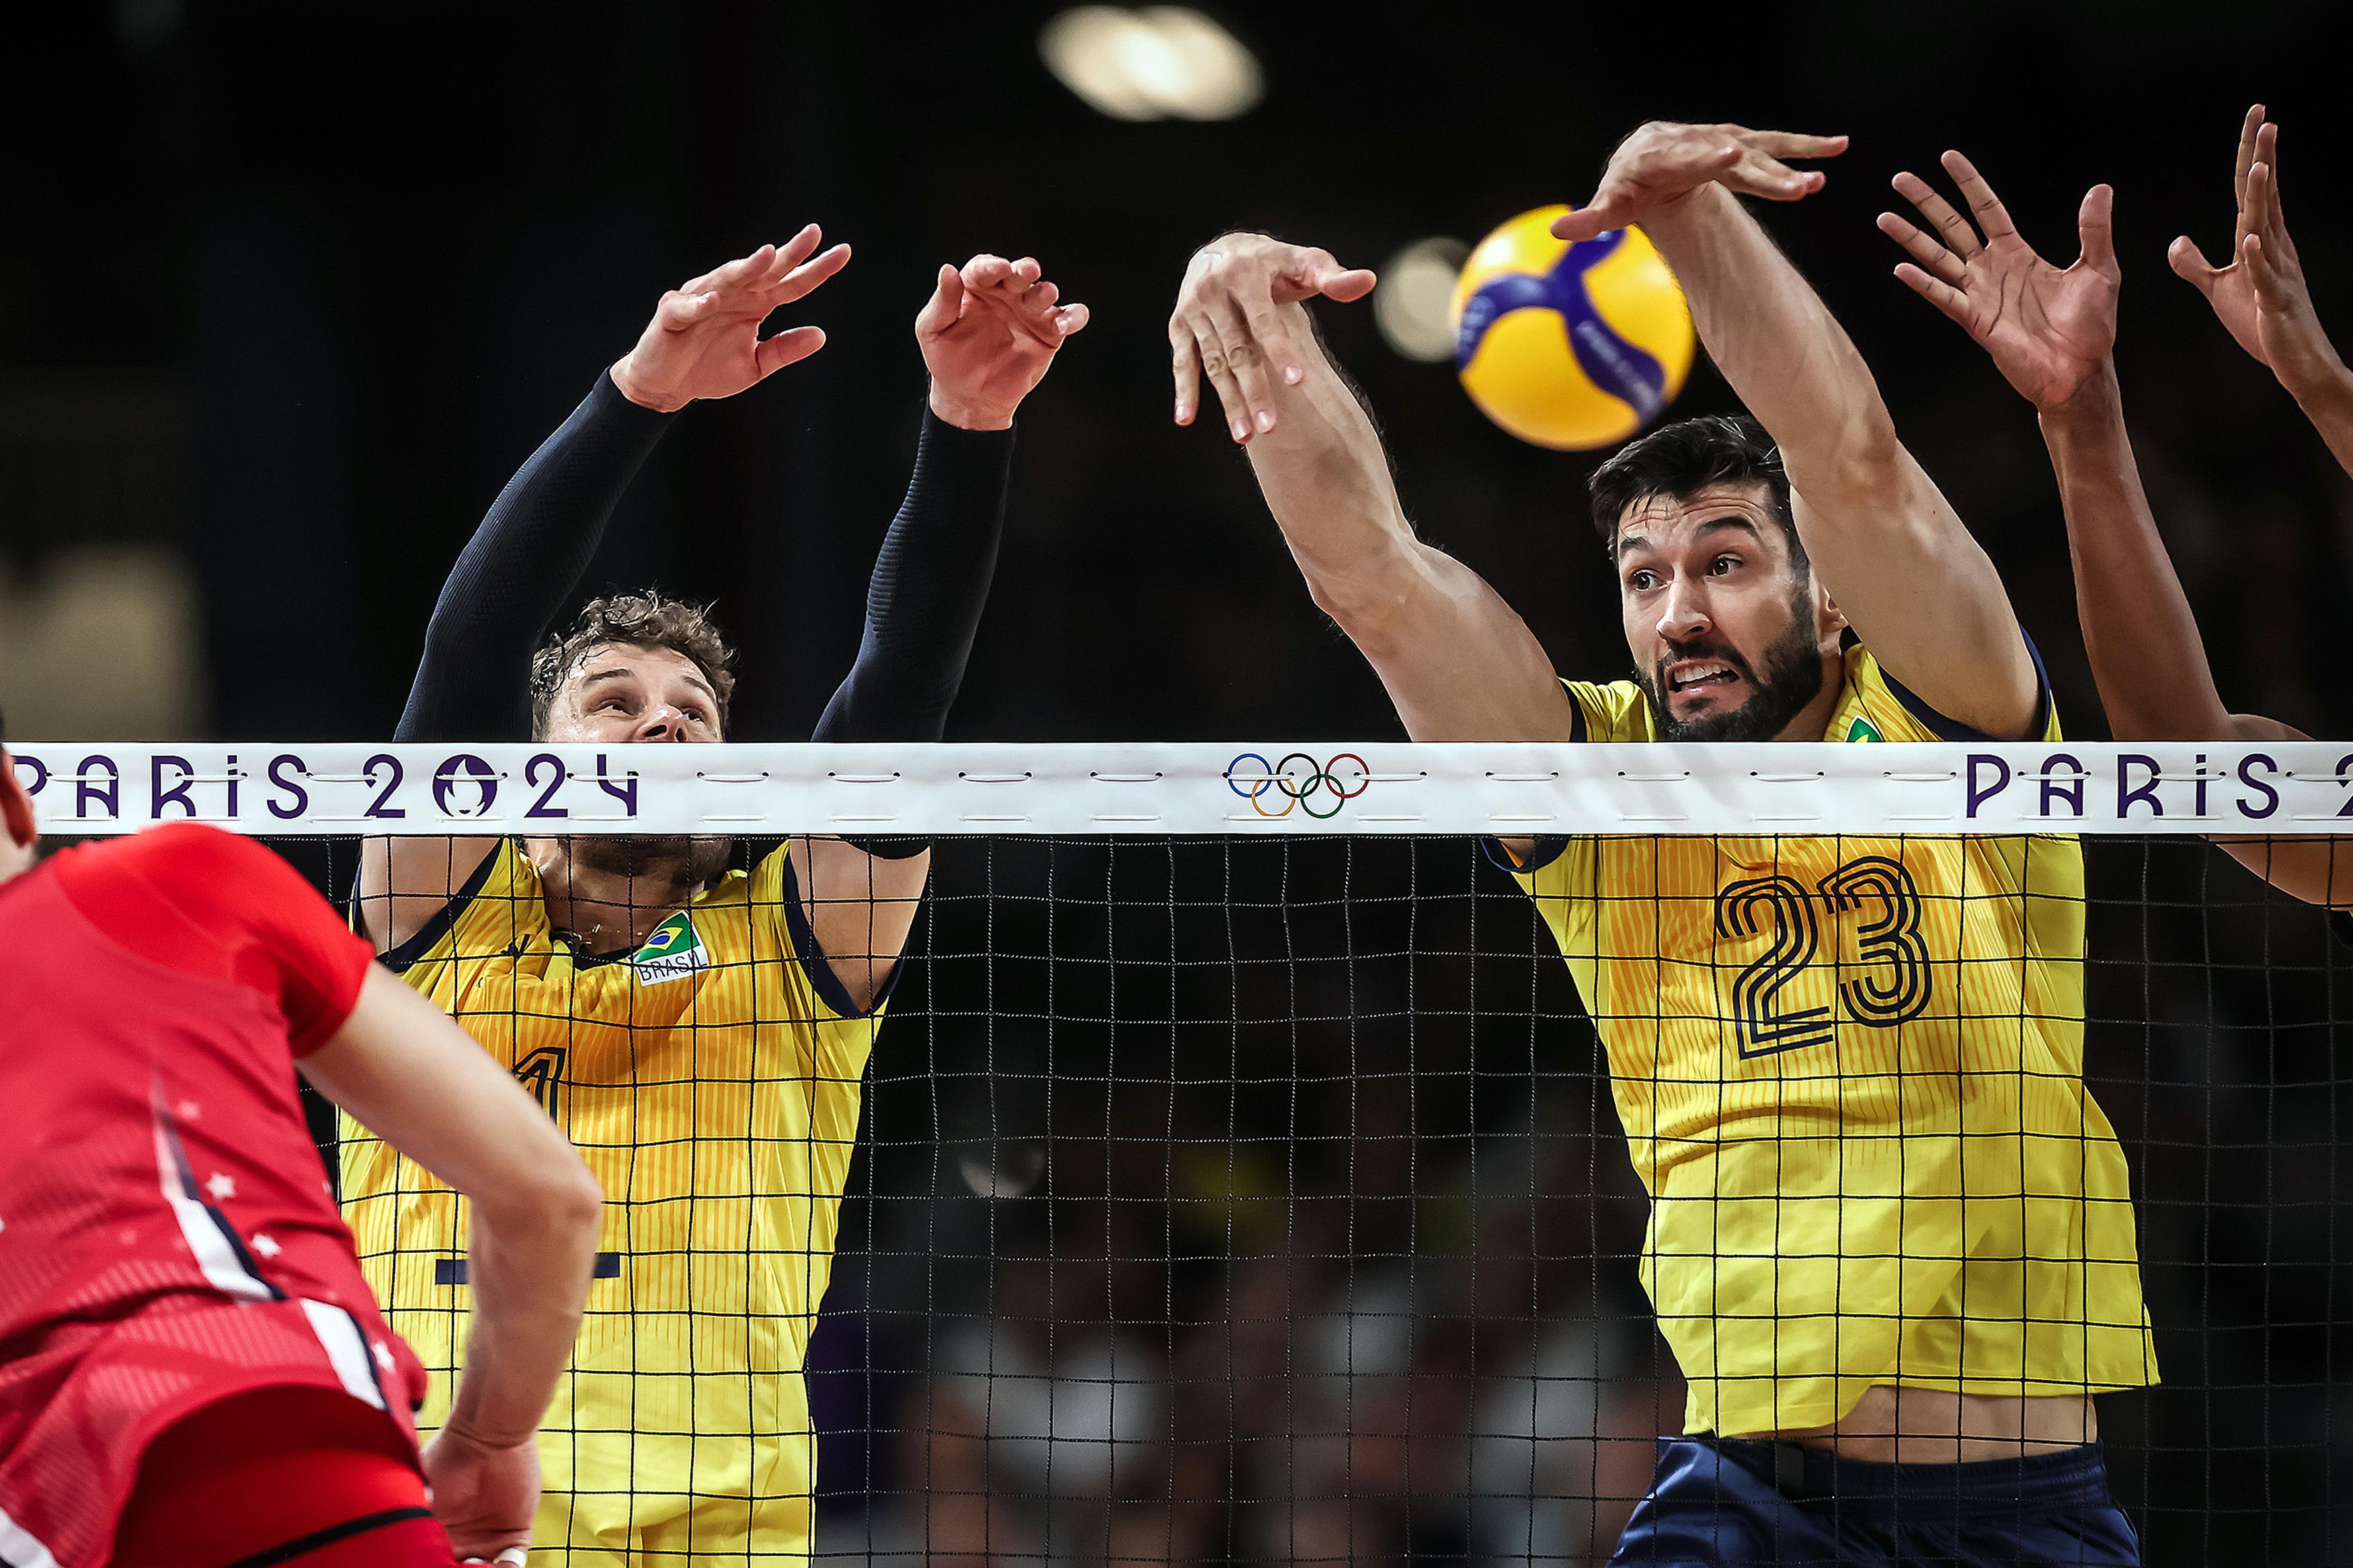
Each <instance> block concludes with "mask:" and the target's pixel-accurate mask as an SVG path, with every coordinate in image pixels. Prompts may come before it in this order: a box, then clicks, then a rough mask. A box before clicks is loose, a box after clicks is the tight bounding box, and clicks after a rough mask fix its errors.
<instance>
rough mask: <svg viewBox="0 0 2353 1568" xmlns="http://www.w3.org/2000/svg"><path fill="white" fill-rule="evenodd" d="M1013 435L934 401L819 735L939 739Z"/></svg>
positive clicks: (980, 591) (993, 566)
mask: <svg viewBox="0 0 2353 1568" xmlns="http://www.w3.org/2000/svg"><path fill="white" fill-rule="evenodd" d="M1012 464H1013V435H1012V432H1010V431H1005V430H965V429H960V428H958V427H957V426H953V425H950V424H948V423H947V422H946V421H944V420H943V419H941V418H939V417H938V416H935V415H934V414H933V413H932V412H931V411H930V410H929V409H926V410H924V413H923V437H922V440H921V442H920V443H919V444H918V446H917V447H916V450H915V475H914V478H913V479H911V480H909V481H908V484H907V499H906V500H905V501H904V502H902V504H901V506H900V508H899V515H898V516H897V517H895V518H893V519H892V521H891V531H890V532H889V533H888V534H886V535H885V536H884V537H883V540H882V549H881V553H880V554H879V555H877V556H876V557H875V561H874V576H873V579H872V581H871V583H869V584H868V585H867V589H866V635H865V637H863V638H862V639H860V642H859V645H858V662H857V663H856V664H854V665H852V666H851V667H850V670H849V676H848V678H847V679H844V680H843V681H842V683H841V686H840V689H838V690H837V691H835V692H834V694H833V700H832V701H830V702H828V703H827V704H826V709H825V714H824V716H823V717H822V718H820V719H818V721H817V733H816V735H815V736H814V737H813V738H814V739H816V740H819V741H936V740H938V739H939V738H940V737H941V735H942V734H944V732H945V731H946V728H947V718H948V708H949V706H950V705H951V704H953V703H954V702H955V696H956V689H957V688H958V687H959V686H961V685H962V684H963V683H964V667H965V660H966V659H967V658H970V657H971V654H972V642H973V637H974V636H975V634H976V633H977V632H978V631H979V629H980V612H981V610H982V608H983V607H984V606H985V605H987V603H988V586H989V581H990V579H991V578H993V577H994V576H995V575H996V574H997V542H998V540H999V538H1000V537H1001V536H1002V535H1003V533H1004V531H1005V485H1006V478H1007V475H1008V473H1009V472H1010V470H1011V468H1012Z"/></svg>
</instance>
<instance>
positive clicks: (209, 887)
mask: <svg viewBox="0 0 2353 1568" xmlns="http://www.w3.org/2000/svg"><path fill="white" fill-rule="evenodd" d="M59 860H60V861H61V864H60V865H59V867H58V875H59V876H60V877H61V878H62V879H64V881H65V883H66V885H67V887H68V888H69V889H95V888H97V887H99V886H100V885H101V884H108V883H113V884H119V883H121V882H124V881H132V882H143V883H145V884H147V885H148V886H149V887H150V888H154V889H163V888H170V889H173V890H174V893H175V894H178V895H181V896H183V897H184V898H193V899H195V900H201V901H205V902H211V903H221V902H227V901H232V900H236V899H237V898H240V897H253V898H259V899H263V900H272V899H281V898H308V899H315V898H317V897H318V896H319V894H318V892H317V890H316V889H313V888H312V887H311V884H310V883H309V882H307V881H305V880H304V879H303V878H302V874H301V872H299V871H297V870H295V869H294V868H293V867H291V866H290V865H288V864H287V863H286V860H285V858H284V857H282V856H280V854H279V853H278V852H277V851H276V850H274V849H271V848H270V847H269V846H268V845H265V844H261V843H259V842H258V841H256V840H254V839H251V838H248V837H245V836H244V835H243V834H239V833H228V832H224V831H223V830H222V829H220V828H217V827H214V826H209V825H207V824H205V823H201V822H167V823H164V824H162V825H161V826H155V827H150V828H147V829H145V830H144V831H142V832H139V833H133V834H130V835H128V836H126V837H121V838H113V839H109V840H107V841H105V842H104V843H100V844H88V845H83V846H81V847H79V849H77V850H75V851H73V852H72V853H71V854H70V856H60V857H59Z"/></svg>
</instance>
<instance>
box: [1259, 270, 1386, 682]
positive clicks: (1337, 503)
mask: <svg viewBox="0 0 2353 1568" xmlns="http://www.w3.org/2000/svg"><path fill="white" fill-rule="evenodd" d="M1278 309H1279V310H1281V311H1282V314H1283V315H1284V316H1285V317H1286V318H1287V321H1286V323H1285V324H1286V325H1287V326H1288V327H1289V328H1290V331H1291V334H1292V339H1293V342H1297V343H1300V344H1302V345H1312V347H1310V348H1306V349H1303V353H1302V360H1303V366H1302V368H1303V372H1304V374H1303V376H1302V377H1301V380H1300V383H1299V384H1298V385H1296V386H1286V385H1283V384H1281V383H1280V381H1277V382H1276V383H1275V384H1274V386H1273V390H1272V401H1273V404H1274V408H1275V416H1276V417H1275V426H1274V428H1273V429H1272V430H1270V431H1266V432H1263V433H1261V434H1260V435H1258V436H1256V437H1252V439H1251V441H1250V445H1249V446H1248V447H1246V448H1245V450H1246V451H1247V452H1248V453H1249V454H1250V468H1251V471H1252V472H1253V473H1254V474H1255V475H1256V476H1257V479H1258V483H1259V489H1261V491H1263V492H1264V493H1265V496H1266V501H1267V507H1268V509H1269V510H1271V511H1272V512H1273V514H1274V521H1275V523H1276V525H1277V526H1278V527H1280V528H1281V529H1282V537H1283V542H1285V543H1286V544H1288V545H1289V546H1290V547H1291V553H1292V557H1293V560H1295V561H1297V562H1298V563H1299V569H1300V572H1301V574H1303V576H1304V577H1305V578H1306V580H1307V587H1308V591H1309V593H1311V594H1312V595H1314V598H1315V602H1316V603H1317V604H1318V605H1321V606H1323V608H1324V611H1325V612H1326V613H1327V614H1329V615H1331V616H1333V617H1334V618H1335V620H1337V621H1339V623H1340V624H1341V626H1343V627H1345V628H1346V629H1348V630H1349V631H1350V633H1351V634H1352V635H1354V634H1355V633H1356V632H1357V631H1358V630H1359V629H1360V628H1361V629H1370V628H1372V627H1374V626H1377V624H1378V623H1379V622H1380V621H1381V620H1382V618H1383V617H1384V616H1385V615H1386V614H1388V613H1389V612H1392V611H1394V609H1395V608H1396V607H1397V603H1398V598H1399V595H1401V594H1403V593H1405V592H1406V591H1408V589H1409V579H1410V577H1411V576H1412V575H1413V573H1414V565H1415V561H1416V558H1417V557H1418V556H1419V554H1420V552H1421V551H1422V546H1421V544H1420V542H1419V540H1417V539H1416V538H1415V537H1414V531H1413V525H1412V524H1411V523H1410V522H1409V521H1408V520H1407V518H1406V515H1405V509H1404V506H1403V504H1402V503H1401V502H1399V500H1398V494H1397V485H1396V483H1395V481H1394V480H1393V479H1391V478H1390V474H1389V465H1388V453H1387V452H1386V451H1385V450H1383V448H1382V446H1381V437H1380V432H1379V431H1378V430H1377V429H1376V428H1375V427H1374V425H1373V419H1372V416H1371V414H1370V413H1369V412H1367V411H1366V407H1365V405H1364V402H1363V400H1362V399H1361V398H1360V397H1359V396H1358V395H1357V394H1356V388H1355V387H1354V386H1352V385H1351V384H1349V382H1348V379H1347V377H1346V376H1345V374H1342V372H1341V371H1340V369H1339V367H1338V366H1337V365H1336V364H1335V363H1333V361H1332V359H1331V357H1330V355H1329V354H1328V353H1325V352H1324V346H1323V343H1322V342H1321V341H1320V339H1319V338H1318V337H1317V335H1316V333H1315V329H1314V320H1313V318H1312V317H1310V316H1309V314H1308V312H1307V310H1306V308H1305V307H1304V306H1301V305H1284V306H1281V307H1278Z"/></svg>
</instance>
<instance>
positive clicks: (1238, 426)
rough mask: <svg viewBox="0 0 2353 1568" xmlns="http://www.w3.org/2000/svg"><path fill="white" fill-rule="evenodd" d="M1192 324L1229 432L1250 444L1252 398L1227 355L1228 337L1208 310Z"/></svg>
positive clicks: (1197, 314) (1204, 370) (1198, 314)
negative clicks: (1243, 392)
mask: <svg viewBox="0 0 2353 1568" xmlns="http://www.w3.org/2000/svg"><path fill="white" fill-rule="evenodd" d="M1189 325H1190V327H1191V329H1192V333H1193V341H1194V342H1195V343H1196V344H1197V345H1198V348H1199V350H1200V355H1201V371H1202V374H1205V375H1207V376H1208V378H1209V385H1210V386H1211V388H1213V389H1214V390H1215V391H1216V393H1217V395H1218V401H1219V404H1221V405H1224V409H1225V416H1226V432H1227V434H1229V435H1230V436H1231V437H1233V438H1234V440H1235V441H1236V443H1238V444H1239V443H1240V442H1244V441H1248V440H1249V439H1250V399H1249V398H1248V397H1246V396H1244V395H1243V394H1242V387H1241V383H1240V380H1239V379H1237V377H1236V376H1235V374H1234V367H1233V363H1232V361H1231V360H1230V359H1229V358H1228V356H1227V352H1226V342H1225V336H1224V334H1223V333H1222V332H1220V331H1219V330H1218V323H1217V322H1216V321H1212V320H1211V319H1210V317H1209V315H1208V312H1207V311H1204V310H1197V311H1195V312H1194V314H1193V316H1192V318H1191V320H1190V322H1189Z"/></svg>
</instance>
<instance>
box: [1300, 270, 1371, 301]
mask: <svg viewBox="0 0 2353 1568" xmlns="http://www.w3.org/2000/svg"><path fill="white" fill-rule="evenodd" d="M1379 281H1380V279H1377V278H1376V277H1374V276H1373V271H1372V268H1369V267H1349V268H1343V267H1341V266H1340V264H1339V263H1337V262H1334V263H1333V264H1332V266H1331V267H1329V268H1326V269H1324V271H1323V272H1322V273H1320V274H1318V275H1317V277H1316V279H1315V286H1316V287H1317V288H1318V289H1322V290H1323V293H1324V298H1325V299H1326V300H1340V301H1341V302H1343V303H1345V302H1346V301H1348V300H1361V299H1363V298H1364V297H1365V296H1366V295H1367V294H1369V293H1371V292H1372V291H1373V285H1374V284H1376V283H1377V282H1379Z"/></svg>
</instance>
